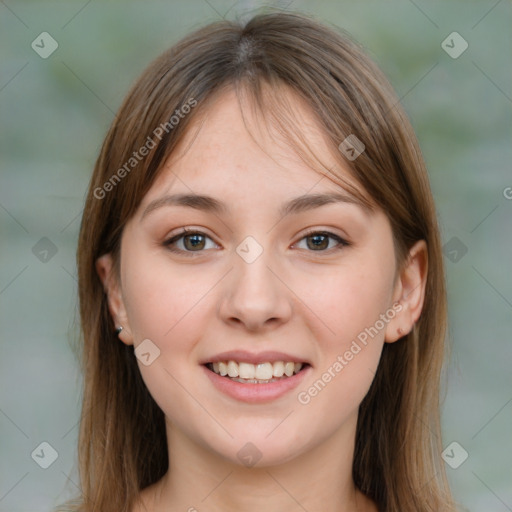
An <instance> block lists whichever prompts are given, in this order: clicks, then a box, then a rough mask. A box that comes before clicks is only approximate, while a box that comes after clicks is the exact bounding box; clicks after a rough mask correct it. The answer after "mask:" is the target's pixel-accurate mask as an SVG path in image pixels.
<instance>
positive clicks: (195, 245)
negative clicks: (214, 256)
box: [183, 233, 206, 251]
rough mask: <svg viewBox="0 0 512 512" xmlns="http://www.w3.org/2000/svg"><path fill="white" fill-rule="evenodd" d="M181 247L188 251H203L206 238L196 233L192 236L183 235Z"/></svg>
mask: <svg viewBox="0 0 512 512" xmlns="http://www.w3.org/2000/svg"><path fill="white" fill-rule="evenodd" d="M183 245H184V246H185V249H187V250H188V251H196V250H200V249H204V247H205V245H206V237H204V236H203V235H200V234H197V233H196V234H194V235H185V236H184V237H183Z"/></svg>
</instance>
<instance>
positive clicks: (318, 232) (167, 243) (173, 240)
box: [163, 228, 351, 257]
mask: <svg viewBox="0 0 512 512" xmlns="http://www.w3.org/2000/svg"><path fill="white" fill-rule="evenodd" d="M187 235H201V236H204V237H206V238H209V239H210V240H211V237H209V236H208V235H206V234H205V233H203V232H201V231H196V230H194V229H187V228H183V230H182V231H181V233H178V234H177V235H174V236H173V237H171V238H169V239H167V240H165V242H164V243H163V245H164V247H166V248H167V249H168V250H169V251H171V252H174V253H178V254H186V255H187V256H191V257H194V253H201V252H204V250H205V249H203V250H200V251H188V250H183V249H176V248H175V247H173V244H175V243H176V242H178V241H179V240H180V239H182V238H184V237H185V236H187ZM313 235H321V236H327V237H328V238H331V239H333V240H335V241H336V242H337V244H338V245H337V246H335V247H330V248H328V249H325V250H318V251H314V250H311V251H308V252H312V253H314V252H318V253H330V252H331V251H333V250H335V251H339V250H341V249H343V248H344V247H348V246H349V245H351V244H350V243H349V242H347V241H346V240H345V239H343V238H341V237H340V236H338V235H336V234H334V233H331V232H329V231H323V230H311V231H309V232H307V233H305V234H304V235H303V236H302V238H301V239H300V240H299V242H301V241H302V240H304V239H306V238H308V237H311V236H313ZM299 242H297V243H299ZM297 243H296V244H297ZM296 244H294V245H296Z"/></svg>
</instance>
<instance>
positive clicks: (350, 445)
mask: <svg viewBox="0 0 512 512" xmlns="http://www.w3.org/2000/svg"><path fill="white" fill-rule="evenodd" d="M356 420H357V417H356V418H354V421H353V422H351V423H352V424H351V425H350V428H347V429H344V430H340V431H338V432H336V433H335V434H334V435H332V436H331V437H329V438H327V439H325V440H323V441H322V442H321V443H320V444H319V445H317V446H316V447H314V448H312V449H310V450H307V451H306V452H305V453H303V454H301V455H298V456H293V457H291V458H290V460H288V461H285V462H283V463H281V464H279V465H274V466H267V467H262V468H259V467H257V465H256V466H254V467H245V466H243V465H240V464H236V463H234V462H232V461H230V460H227V459H226V458H223V457H222V456H220V455H219V454H218V453H215V452H213V451H211V450H209V449H208V448H205V447H204V446H202V445H199V444H197V443H195V442H194V441H193V440H191V439H190V438H189V437H187V436H186V435H185V434H184V433H183V432H182V431H180V430H179V429H177V428H176V427H175V426H173V425H171V424H169V423H168V424H167V440H168V446H169V453H170V457H169V471H168V472H167V473H166V475H165V476H164V477H163V478H162V479H161V480H160V481H159V482H157V483H156V484H155V485H153V486H151V487H150V488H148V489H147V490H145V491H144V492H143V502H144V503H145V508H144V507H141V510H147V511H149V512H160V510H162V511H164V510H165V511H166V512H174V511H184V512H185V511H187V512H199V511H200V510H208V511H209V512H239V511H240V510H244V511H247V512H253V511H254V512H256V511H258V512H259V511H261V510H264V511H265V512H278V511H279V512H299V511H300V512H303V511H304V510H322V511H323V512H367V511H376V508H374V505H373V504H372V502H371V501H370V500H369V499H368V498H366V497H365V496H364V495H362V494H361V493H360V492H359V491H358V490H356V488H355V486H354V483H353V480H352V460H353V449H354V439H355V422H356ZM137 510H138V509H137Z"/></svg>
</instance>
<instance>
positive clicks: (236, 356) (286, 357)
mask: <svg viewBox="0 0 512 512" xmlns="http://www.w3.org/2000/svg"><path fill="white" fill-rule="evenodd" d="M221 361H236V362H238V363H251V364H261V363H275V362H276V361H283V362H285V363H286V362H290V361H291V362H294V363H308V364H309V362H308V361H306V360H305V359H304V358H302V357H300V356H294V355H291V354H285V353H284V352H276V351H273V350H272V351H265V352H258V353H252V352H247V351H245V350H230V351H228V352H221V353H220V354H217V355H215V356H211V357H210V358H208V359H205V360H203V361H201V364H207V363H219V362H221Z"/></svg>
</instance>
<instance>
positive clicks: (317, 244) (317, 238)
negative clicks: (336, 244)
mask: <svg viewBox="0 0 512 512" xmlns="http://www.w3.org/2000/svg"><path fill="white" fill-rule="evenodd" d="M306 240H307V246H308V249H312V250H313V251H317V250H323V249H327V248H328V247H329V237H328V236H327V235H320V234H318V235H310V236H307V237H306Z"/></svg>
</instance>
